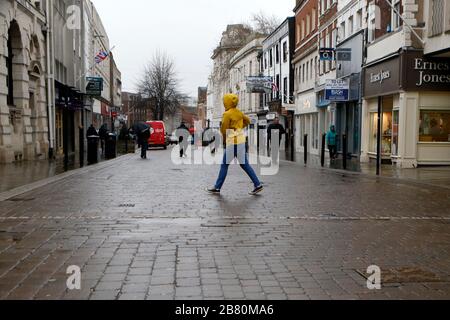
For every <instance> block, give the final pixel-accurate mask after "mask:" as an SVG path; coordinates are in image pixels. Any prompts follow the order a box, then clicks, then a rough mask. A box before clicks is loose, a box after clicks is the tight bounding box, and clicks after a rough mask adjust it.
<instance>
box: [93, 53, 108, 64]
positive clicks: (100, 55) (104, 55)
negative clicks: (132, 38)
mask: <svg viewBox="0 0 450 320" xmlns="http://www.w3.org/2000/svg"><path fill="white" fill-rule="evenodd" d="M108 55H109V54H108V52H106V51H105V50H100V52H99V53H98V54H97V55H96V56H95V63H97V64H99V63H100V62H102V61H104V60H105V59H106V58H108Z"/></svg>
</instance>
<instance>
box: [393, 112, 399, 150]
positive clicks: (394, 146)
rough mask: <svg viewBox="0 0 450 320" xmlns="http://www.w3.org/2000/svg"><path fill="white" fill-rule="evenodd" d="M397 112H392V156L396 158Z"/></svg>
mask: <svg viewBox="0 0 450 320" xmlns="http://www.w3.org/2000/svg"><path fill="white" fill-rule="evenodd" d="M399 119H400V118H399V111H398V110H394V111H393V113H392V155H393V156H398V126H399Z"/></svg>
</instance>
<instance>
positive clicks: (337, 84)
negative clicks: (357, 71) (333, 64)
mask: <svg viewBox="0 0 450 320" xmlns="http://www.w3.org/2000/svg"><path fill="white" fill-rule="evenodd" d="M349 91H350V83H349V81H348V80H342V79H329V80H327V83H326V85H325V100H328V101H348V98H349Z"/></svg>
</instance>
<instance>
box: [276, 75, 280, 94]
mask: <svg viewBox="0 0 450 320" xmlns="http://www.w3.org/2000/svg"><path fill="white" fill-rule="evenodd" d="M276 85H277V95H276V97H277V99H280V75H279V74H277V83H276Z"/></svg>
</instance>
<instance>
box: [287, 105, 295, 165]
mask: <svg viewBox="0 0 450 320" xmlns="http://www.w3.org/2000/svg"><path fill="white" fill-rule="evenodd" d="M294 121H295V117H294V112H289V113H288V115H287V116H286V158H287V159H289V160H291V161H295V131H294V126H295V124H294Z"/></svg>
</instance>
